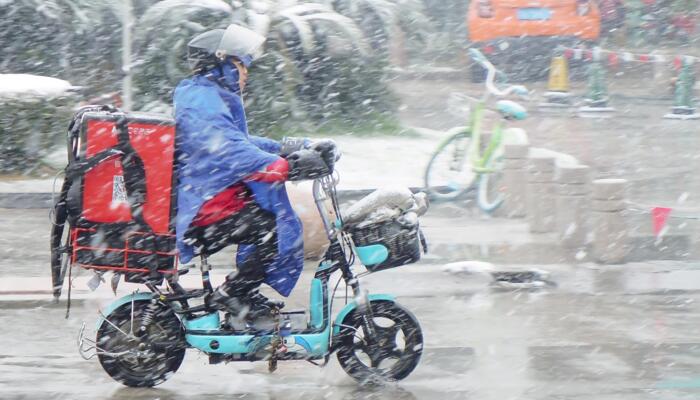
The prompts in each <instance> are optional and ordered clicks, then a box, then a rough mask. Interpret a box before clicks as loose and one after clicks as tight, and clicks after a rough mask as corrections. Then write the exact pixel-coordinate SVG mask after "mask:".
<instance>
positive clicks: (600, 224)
mask: <svg viewBox="0 0 700 400" xmlns="http://www.w3.org/2000/svg"><path fill="white" fill-rule="evenodd" d="M626 186H627V180H625V179H598V180H594V181H593V187H592V189H593V190H592V199H591V217H592V221H593V258H594V259H595V260H596V261H597V262H600V263H604V264H621V263H623V262H624V261H625V257H626V256H627V253H628V251H629V244H628V232H627V223H626V222H625V218H624V210H625V188H626Z"/></svg>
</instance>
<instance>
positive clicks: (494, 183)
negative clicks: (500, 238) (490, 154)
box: [477, 159, 505, 214]
mask: <svg viewBox="0 0 700 400" xmlns="http://www.w3.org/2000/svg"><path fill="white" fill-rule="evenodd" d="M492 168H493V169H494V172H491V173H488V174H481V176H480V177H479V190H478V194H477V204H478V205H479V208H480V209H481V210H482V211H484V212H485V213H489V214H491V213H493V212H494V211H496V210H497V209H498V207H500V206H501V204H503V199H504V197H505V196H504V182H503V163H502V161H501V160H500V159H498V160H496V162H495V163H494V164H493V166H492Z"/></svg>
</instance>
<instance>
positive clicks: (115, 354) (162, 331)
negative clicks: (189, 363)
mask: <svg viewBox="0 0 700 400" xmlns="http://www.w3.org/2000/svg"><path fill="white" fill-rule="evenodd" d="M149 305H150V301H137V302H134V311H133V323H132V319H131V316H132V314H131V303H127V304H124V305H123V306H121V307H119V308H117V309H116V310H115V311H114V312H112V313H110V314H109V315H108V316H107V320H108V321H109V322H107V321H104V322H102V324H101V326H100V328H99V329H98V330H97V337H96V343H97V347H98V348H99V349H98V350H99V352H98V359H99V360H100V364H102V368H104V370H105V372H107V374H109V376H111V377H112V378H113V379H114V380H116V381H118V382H121V383H122V384H124V385H126V386H131V387H152V386H156V385H158V384H161V383H163V382H165V380H166V379H168V378H169V377H170V376H172V374H174V373H175V371H177V370H178V368H180V364H182V360H183V358H184V357H185V349H186V346H185V344H184V343H185V342H184V333H183V330H182V327H181V324H180V321H179V320H178V318H177V316H175V313H174V312H173V311H172V310H171V309H169V308H167V307H165V306H163V305H160V304H157V305H155V307H156V308H155V310H154V312H153V314H152V321H151V322H150V323H147V324H146V325H145V326H144V328H145V329H143V330H141V326H143V325H144V324H143V322H144V317H146V309H147V307H148V306H149ZM117 327H118V328H119V329H117ZM132 327H133V331H134V332H133V333H134V335H133V336H131V335H129V333H132Z"/></svg>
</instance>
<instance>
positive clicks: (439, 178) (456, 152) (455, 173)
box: [423, 127, 477, 200]
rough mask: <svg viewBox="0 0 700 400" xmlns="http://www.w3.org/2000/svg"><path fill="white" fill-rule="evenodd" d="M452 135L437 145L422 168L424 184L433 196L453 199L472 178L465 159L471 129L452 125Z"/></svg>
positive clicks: (471, 184)
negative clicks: (423, 170) (425, 166)
mask: <svg viewBox="0 0 700 400" xmlns="http://www.w3.org/2000/svg"><path fill="white" fill-rule="evenodd" d="M448 133H452V136H451V137H449V138H448V139H447V140H446V141H444V142H443V143H442V144H440V146H438V148H437V150H435V153H434V154H433V156H432V157H431V158H430V161H429V162H428V167H427V168H426V169H425V176H424V179H423V181H424V184H425V188H426V191H427V192H428V195H429V196H430V198H431V199H433V200H454V199H456V198H457V197H459V196H460V195H462V194H463V193H465V192H466V191H467V190H469V189H471V188H472V187H473V186H474V183H475V182H476V178H477V175H476V173H474V172H473V171H472V168H471V163H470V160H469V151H468V150H469V144H470V141H471V133H470V132H468V130H467V128H464V127H459V128H453V129H451V130H450V131H448Z"/></svg>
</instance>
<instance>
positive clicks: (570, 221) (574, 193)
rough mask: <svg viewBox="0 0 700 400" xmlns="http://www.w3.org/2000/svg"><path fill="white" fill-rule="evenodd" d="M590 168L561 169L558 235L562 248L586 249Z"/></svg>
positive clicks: (558, 187) (582, 166) (573, 167)
mask: <svg viewBox="0 0 700 400" xmlns="http://www.w3.org/2000/svg"><path fill="white" fill-rule="evenodd" d="M589 176H590V168H589V167H587V166H585V165H569V166H563V167H559V168H557V172H556V181H557V213H556V215H557V219H556V224H557V234H558V235H559V239H560V240H561V244H562V246H564V247H565V248H569V249H578V248H581V247H584V246H585V245H586V234H587V233H588V229H587V226H586V224H587V221H588V194H589V193H588V192H589V190H590V185H589V179H590V177H589Z"/></svg>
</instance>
